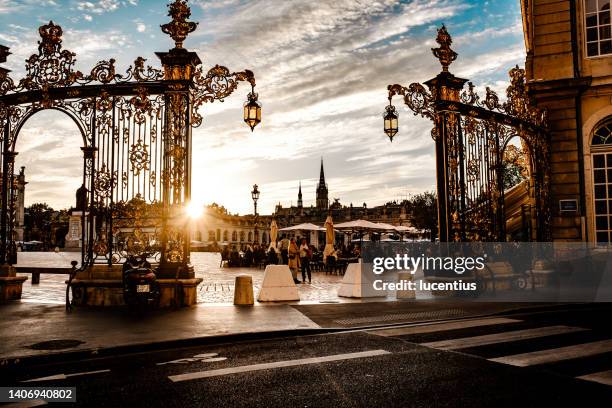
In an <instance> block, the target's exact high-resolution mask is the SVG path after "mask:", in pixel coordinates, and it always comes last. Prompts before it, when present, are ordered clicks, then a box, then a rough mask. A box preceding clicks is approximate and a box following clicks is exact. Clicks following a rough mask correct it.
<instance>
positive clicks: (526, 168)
mask: <svg viewBox="0 0 612 408" xmlns="http://www.w3.org/2000/svg"><path fill="white" fill-rule="evenodd" d="M436 42H437V43H438V44H439V47H437V48H432V53H433V54H434V56H435V57H436V58H437V59H438V60H439V62H440V64H441V65H442V72H441V73H440V74H439V75H438V76H437V77H436V78H434V79H432V80H430V81H428V82H426V85H427V86H425V85H423V84H420V83H412V84H410V85H409V86H407V87H405V86H402V85H399V84H394V85H389V86H388V98H389V100H390V99H391V98H392V97H393V96H395V95H401V96H403V102H404V104H405V105H406V106H408V108H410V110H412V112H413V113H414V114H415V115H420V116H422V117H424V118H428V119H430V120H432V122H433V125H434V126H433V128H432V130H431V136H432V139H433V140H434V141H435V143H436V155H437V157H436V162H437V163H438V164H437V165H438V172H437V175H438V195H439V202H440V203H441V205H443V207H441V208H444V209H445V211H446V212H445V213H442V214H441V216H442V219H441V221H440V222H441V224H440V231H441V232H442V233H443V234H445V235H444V236H441V237H440V239H441V240H448V241H453V240H460V241H464V240H468V241H469V240H485V241H492V240H502V241H503V240H505V239H506V235H505V228H506V227H505V212H504V193H505V189H506V187H505V185H504V182H505V177H504V175H505V171H507V170H506V164H508V163H511V164H512V165H515V166H519V167H520V169H521V176H522V177H531V178H533V185H534V186H535V188H534V189H532V190H531V191H530V192H529V193H530V194H532V197H531V198H532V202H534V203H535V206H534V212H535V213H536V217H535V218H536V220H537V223H538V225H537V226H536V228H534V230H535V231H536V233H537V239H538V240H539V241H546V240H549V239H550V228H549V222H548V221H549V220H550V217H551V215H550V214H551V212H550V201H549V200H550V193H549V188H550V187H549V179H550V176H549V172H550V166H549V165H548V163H549V157H550V152H549V143H550V136H549V133H548V131H547V127H548V124H547V113H546V111H545V110H542V109H539V108H538V107H537V106H535V105H534V104H533V103H532V101H531V100H530V98H529V96H528V94H527V84H526V80H525V72H524V70H523V69H521V68H519V67H518V66H516V67H514V68H512V69H511V70H510V71H509V79H510V81H509V82H510V83H509V86H508V87H507V89H506V98H505V101H503V102H502V101H501V99H500V97H499V96H498V95H497V93H496V92H495V91H493V90H492V89H491V88H489V87H486V89H485V92H486V94H485V96H484V98H481V97H480V96H479V95H478V93H477V92H476V90H475V86H474V84H473V83H471V82H468V81H467V80H464V79H461V78H457V77H455V76H454V75H452V74H451V73H450V72H449V69H448V68H449V66H450V65H451V64H452V63H453V61H455V60H456V59H457V53H456V52H455V51H453V50H452V48H451V45H452V37H451V36H450V34H449V33H448V31H447V30H446V27H445V26H442V27H441V28H440V29H439V30H438V33H437V37H436ZM466 82H467V85H466V86H465V87H464V84H465V83H466ZM388 106H392V105H391V104H389V105H388ZM388 106H387V109H388ZM386 130H387V129H386V128H385V131H386ZM514 138H519V139H520V141H521V146H522V148H521V149H520V151H515V148H516V146H514V145H513V144H512V143H511V141H512V139H514ZM531 238H536V237H535V236H534V237H531Z"/></svg>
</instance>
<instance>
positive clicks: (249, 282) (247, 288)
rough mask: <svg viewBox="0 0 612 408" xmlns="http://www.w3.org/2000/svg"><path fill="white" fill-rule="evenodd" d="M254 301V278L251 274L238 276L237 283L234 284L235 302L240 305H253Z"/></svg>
mask: <svg viewBox="0 0 612 408" xmlns="http://www.w3.org/2000/svg"><path fill="white" fill-rule="evenodd" d="M254 303H255V300H254V296H253V278H252V277H251V275H238V276H236V285H235V286H234V304H235V305H238V306H252V305H253V304H254Z"/></svg>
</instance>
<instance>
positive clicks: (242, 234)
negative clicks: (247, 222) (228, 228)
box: [240, 231, 244, 242]
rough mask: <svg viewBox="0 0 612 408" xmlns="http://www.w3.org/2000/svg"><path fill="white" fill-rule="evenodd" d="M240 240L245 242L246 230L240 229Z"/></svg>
mask: <svg viewBox="0 0 612 408" xmlns="http://www.w3.org/2000/svg"><path fill="white" fill-rule="evenodd" d="M240 242H244V231H240Z"/></svg>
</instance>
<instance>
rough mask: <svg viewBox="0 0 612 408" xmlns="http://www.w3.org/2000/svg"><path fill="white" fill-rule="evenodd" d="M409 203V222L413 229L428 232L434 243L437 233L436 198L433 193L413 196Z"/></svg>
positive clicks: (428, 192)
mask: <svg viewBox="0 0 612 408" xmlns="http://www.w3.org/2000/svg"><path fill="white" fill-rule="evenodd" d="M409 202H410V209H411V214H410V222H411V223H412V225H413V226H414V227H415V228H418V229H424V230H428V231H429V232H430V237H431V240H432V241H434V240H435V237H436V235H437V231H438V196H437V194H436V193H435V192H434V191H426V192H424V193H421V194H416V195H413V196H412V197H410V198H409Z"/></svg>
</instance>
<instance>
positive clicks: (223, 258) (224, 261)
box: [219, 252, 229, 268]
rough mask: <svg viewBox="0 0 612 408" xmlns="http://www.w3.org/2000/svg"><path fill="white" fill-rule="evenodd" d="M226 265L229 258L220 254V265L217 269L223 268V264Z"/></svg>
mask: <svg viewBox="0 0 612 408" xmlns="http://www.w3.org/2000/svg"><path fill="white" fill-rule="evenodd" d="M224 263H225V264H228V263H229V257H228V256H227V255H225V254H223V252H222V253H221V263H220V264H219V268H222V267H223V264H224Z"/></svg>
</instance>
